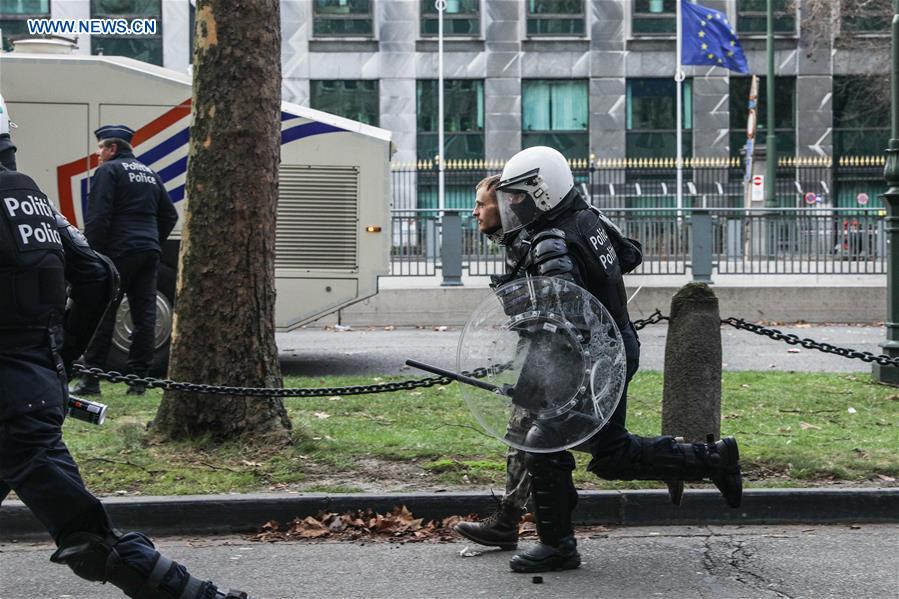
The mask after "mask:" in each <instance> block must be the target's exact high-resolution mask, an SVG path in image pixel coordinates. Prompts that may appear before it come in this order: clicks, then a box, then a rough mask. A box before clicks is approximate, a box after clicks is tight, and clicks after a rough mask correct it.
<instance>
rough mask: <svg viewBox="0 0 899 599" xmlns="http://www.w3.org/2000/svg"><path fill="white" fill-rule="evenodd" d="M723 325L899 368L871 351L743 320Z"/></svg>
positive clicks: (895, 362) (896, 361) (898, 361)
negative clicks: (822, 340) (802, 336)
mask: <svg viewBox="0 0 899 599" xmlns="http://www.w3.org/2000/svg"><path fill="white" fill-rule="evenodd" d="M721 323H722V324H727V325H730V326H732V327H734V328H735V329H739V330H743V331H750V332H752V333H755V334H756V335H764V336H765V337H769V338H771V339H773V340H774V341H783V342H784V343H786V344H788V345H801V346H802V347H804V348H805V349H815V350H818V351H820V352H824V353H825V354H835V355H837V356H842V357H844V358H852V359H855V360H861V361H862V362H868V363H871V362H877V363H878V364H880V365H881V366H899V358H891V357H889V356H885V355H883V354H880V355H875V354H872V353H871V352H869V351H858V350H855V349H850V348H848V347H837V346H836V345H832V344H830V343H824V342H820V341H815V340H814V339H809V338H800V337H799V336H798V335H794V334H793V333H784V332H782V331H779V330H777V329H768V328H765V327H763V326H761V325H758V324H753V323H751V322H746V321H745V320H743V319H742V318H734V317H730V318H723V319H722V320H721Z"/></svg>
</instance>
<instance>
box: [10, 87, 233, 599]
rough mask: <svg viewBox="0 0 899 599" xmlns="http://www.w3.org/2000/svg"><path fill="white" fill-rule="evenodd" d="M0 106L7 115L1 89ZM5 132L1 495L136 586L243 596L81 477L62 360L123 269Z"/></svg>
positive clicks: (81, 569)
mask: <svg viewBox="0 0 899 599" xmlns="http://www.w3.org/2000/svg"><path fill="white" fill-rule="evenodd" d="M0 108H2V109H3V112H2V114H4V115H5V106H4V105H3V102H2V98H0ZM5 126H6V123H5V120H4V121H3V122H0V127H5ZM8 133H9V131H8V129H7V130H3V129H2V128H0V164H2V165H3V166H0V193H2V196H0V197H2V198H3V199H2V201H0V339H2V343H0V390H2V392H0V502H2V500H3V498H5V497H6V496H7V495H8V494H9V492H10V490H13V491H15V492H16V494H17V495H18V496H19V498H20V499H21V500H22V501H23V502H24V503H25V505H27V506H28V508H29V509H30V510H31V511H32V513H34V515H35V516H36V517H37V518H38V519H39V520H40V521H41V523H43V524H44V526H45V527H46V528H47V530H48V531H49V532H50V534H51V535H52V537H53V540H54V541H55V542H56V544H57V547H58V549H57V550H56V552H55V553H54V554H53V555H52V557H51V558H50V559H51V560H52V561H53V562H56V563H60V564H66V565H68V566H69V567H70V568H71V569H72V570H73V571H74V572H75V574H77V575H78V576H80V577H82V578H85V579H87V580H92V581H103V582H110V583H112V584H113V585H115V586H117V587H119V588H120V589H122V590H123V591H124V592H125V594H126V595H128V596H130V597H139V598H143V599H155V598H165V597H170V598H173V599H175V598H178V599H212V598H218V599H224V598H226V597H231V598H244V599H246V597H247V595H246V594H244V593H241V592H236V591H229V592H228V593H223V592H220V591H218V590H217V588H216V586H215V585H214V584H213V583H211V582H203V581H201V580H199V579H197V578H195V577H194V576H192V575H191V574H189V573H188V572H187V570H186V569H185V568H184V566H182V565H180V564H178V563H176V562H173V561H172V560H170V559H168V558H166V557H165V556H163V555H161V554H160V553H159V552H157V551H156V549H155V548H154V546H153V543H152V542H151V541H150V540H149V539H148V538H147V537H146V536H144V535H143V534H141V533H139V532H128V533H122V532H120V531H118V530H116V529H115V528H113V527H112V524H111V522H110V520H109V517H108V515H107V513H106V510H105V509H104V507H103V505H102V504H101V503H100V501H99V500H98V499H97V498H96V497H94V496H93V495H92V494H91V493H90V492H89V491H88V490H87V489H86V488H85V486H84V482H83V481H82V479H81V475H80V473H79V471H78V467H77V466H76V464H75V461H74V460H73V459H72V456H71V455H70V454H69V451H68V449H67V448H66V445H65V443H64V442H63V440H62V423H63V419H64V417H65V406H66V403H67V399H68V395H67V394H68V391H67V388H66V385H67V375H66V371H67V370H68V369H70V368H71V364H72V361H73V360H74V359H75V358H76V357H77V356H78V355H79V354H80V353H81V352H82V351H83V350H84V346H85V345H87V343H88V341H89V339H90V337H91V334H92V332H93V329H94V327H95V326H96V324H97V322H98V321H99V320H100V318H101V317H102V315H103V313H104V311H105V310H106V307H107V306H108V305H109V303H110V300H111V299H112V298H113V297H114V295H115V292H116V289H115V285H114V284H113V280H114V278H115V277H116V276H117V275H116V272H115V269H114V267H113V266H112V264H111V263H109V262H108V261H107V260H105V259H104V258H103V257H102V256H100V255H99V254H97V253H95V252H94V251H93V250H92V249H91V247H90V246H89V245H88V243H87V240H86V239H85V237H84V236H83V235H82V234H81V233H80V232H79V231H78V230H77V229H76V228H75V227H73V226H71V225H70V224H69V223H68V222H67V221H66V219H65V218H64V217H63V216H62V215H60V214H59V213H58V212H57V211H56V210H55V209H54V208H53V206H52V205H51V203H50V201H49V200H48V199H47V196H46V194H44V193H43V192H42V191H41V190H40V189H39V188H38V186H37V185H36V184H35V182H34V181H33V180H32V179H31V178H30V177H28V176H27V175H25V174H23V173H19V172H16V171H15V170H12V169H11V168H10V167H15V159H14V156H15V149H16V148H15V146H14V145H12V142H11V141H10V140H9V135H8ZM67 282H68V284H69V285H70V287H71V291H70V292H69V294H68V298H69V300H70V304H71V305H70V307H68V308H67V307H66V283H67Z"/></svg>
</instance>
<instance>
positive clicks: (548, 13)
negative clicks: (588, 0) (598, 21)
mask: <svg viewBox="0 0 899 599" xmlns="http://www.w3.org/2000/svg"><path fill="white" fill-rule="evenodd" d="M527 9H528V16H527V22H528V25H527V26H528V35H530V36H539V35H550V36H565V35H576V36H582V35H584V31H585V29H586V27H585V22H586V17H585V16H584V0H527Z"/></svg>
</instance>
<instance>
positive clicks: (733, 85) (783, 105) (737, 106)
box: [730, 77, 796, 135]
mask: <svg viewBox="0 0 899 599" xmlns="http://www.w3.org/2000/svg"><path fill="white" fill-rule="evenodd" d="M749 84H750V78H749V77H731V78H730V128H731V129H742V130H743V131H745V130H746V119H747V118H748V117H749V108H748V105H749ZM774 95H775V98H774V127H775V128H776V129H778V130H780V129H782V128H783V129H792V128H793V127H795V123H796V114H795V113H796V109H795V105H796V102H795V99H796V98H795V96H796V78H795V77H777V78H775V80H774ZM757 117H758V118H757V122H758V129H764V128H765V127H766V126H767V124H768V86H767V82H766V78H765V77H759V98H758V114H757ZM778 135H780V131H778Z"/></svg>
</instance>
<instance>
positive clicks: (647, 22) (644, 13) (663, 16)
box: [631, 0, 678, 35]
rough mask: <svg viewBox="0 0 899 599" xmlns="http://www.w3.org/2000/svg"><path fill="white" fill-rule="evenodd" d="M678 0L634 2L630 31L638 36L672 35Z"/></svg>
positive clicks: (674, 28)
mask: <svg viewBox="0 0 899 599" xmlns="http://www.w3.org/2000/svg"><path fill="white" fill-rule="evenodd" d="M677 1H678V0H636V2H634V14H633V19H632V21H631V30H632V31H633V33H635V34H638V35H657V34H670V35H674V34H675V32H676V30H677V22H676V18H677V17H676V16H675V11H676V10H677V6H676V4H675V3H676V2H677Z"/></svg>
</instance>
